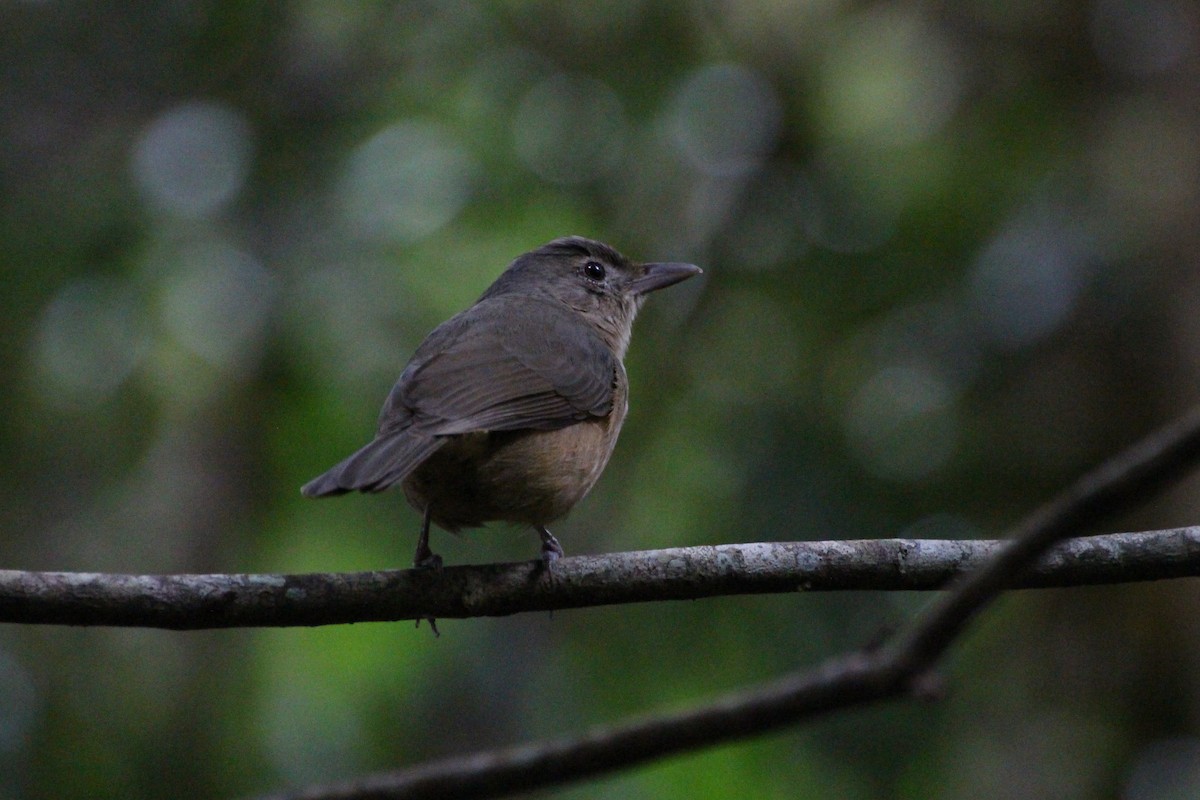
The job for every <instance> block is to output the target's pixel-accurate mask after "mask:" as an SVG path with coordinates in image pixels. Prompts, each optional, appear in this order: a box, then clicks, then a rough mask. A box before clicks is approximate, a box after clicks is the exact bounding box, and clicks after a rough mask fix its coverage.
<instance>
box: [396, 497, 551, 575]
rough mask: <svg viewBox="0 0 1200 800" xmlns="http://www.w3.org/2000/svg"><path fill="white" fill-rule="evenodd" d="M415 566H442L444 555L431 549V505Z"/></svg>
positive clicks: (433, 567) (415, 558)
mask: <svg viewBox="0 0 1200 800" xmlns="http://www.w3.org/2000/svg"><path fill="white" fill-rule="evenodd" d="M550 538H554V537H550ZM413 566H414V567H416V568H417V569H438V570H440V569H441V568H442V557H441V556H439V555H438V554H437V553H435V552H433V551H432V550H430V549H429V506H425V518H424V519H422V520H421V535H420V536H418V537H417V552H416V553H414V554H413Z"/></svg>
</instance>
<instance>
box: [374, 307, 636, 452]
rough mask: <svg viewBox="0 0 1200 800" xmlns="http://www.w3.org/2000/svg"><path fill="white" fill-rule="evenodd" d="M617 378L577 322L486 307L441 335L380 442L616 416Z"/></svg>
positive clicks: (607, 354)
mask: <svg viewBox="0 0 1200 800" xmlns="http://www.w3.org/2000/svg"><path fill="white" fill-rule="evenodd" d="M620 369H621V365H620V363H619V362H618V361H617V358H616V356H614V355H613V353H612V351H611V350H610V349H609V348H608V346H607V345H605V343H604V342H603V340H602V339H601V338H600V336H599V335H598V334H597V333H596V332H595V330H594V329H593V328H592V326H591V325H588V324H586V323H585V322H584V321H582V320H581V319H580V318H579V316H578V313H577V312H575V311H573V310H572V309H570V308H567V307H566V306H563V305H561V304H559V303H555V302H552V301H546V300H540V299H536V298H519V297H514V296H512V295H508V296H501V297H496V298H490V299H487V300H483V301H481V302H479V303H477V304H475V305H474V306H472V307H471V308H469V309H467V310H466V311H464V312H463V313H461V314H459V315H458V316H456V317H454V318H453V319H451V320H449V321H447V322H446V323H444V324H443V325H441V326H439V327H438V328H437V329H436V330H435V331H434V332H433V333H431V334H430V335H429V338H428V339H426V340H425V342H424V343H423V344H422V345H421V347H420V348H419V349H418V350H417V352H416V354H415V355H414V356H413V359H412V361H410V362H409V365H408V367H406V368H405V370H404V373H403V374H402V375H401V376H400V380H399V381H398V382H397V384H396V386H395V388H393V389H392V393H391V394H390V395H389V396H388V400H387V403H386V404H385V405H384V408H383V411H382V413H381V414H380V419H379V433H380V435H384V434H385V433H387V432H389V431H395V430H397V429H398V428H406V427H410V426H411V427H414V428H417V429H420V430H422V431H425V432H428V433H431V434H433V435H434V436H440V435H447V434H455V433H466V432H469V431H484V430H490V431H502V430H518V429H522V428H534V429H542V430H550V429H554V428H561V427H565V426H567V425H570V424H572V423H574V422H578V421H580V420H583V419H587V418H588V417H600V416H605V415H607V414H608V413H609V412H610V411H612V406H613V390H614V387H615V384H616V381H617V380H618V371H619V370H620Z"/></svg>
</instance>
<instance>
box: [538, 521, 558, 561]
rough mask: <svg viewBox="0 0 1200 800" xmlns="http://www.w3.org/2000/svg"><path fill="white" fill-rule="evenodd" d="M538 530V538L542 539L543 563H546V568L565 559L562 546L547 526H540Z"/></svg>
mask: <svg viewBox="0 0 1200 800" xmlns="http://www.w3.org/2000/svg"><path fill="white" fill-rule="evenodd" d="M536 528H537V532H538V536H540V537H542V561H544V562H546V566H547V567H549V566H551V565H552V564H553V563H554V562H555V561H558V560H559V559H560V558H562V557H563V549H562V545H561V544H559V543H558V539H555V538H554V534H553V533H551V532H550V531H549V530H548V529H547V528H546V526H545V525H538V526H536Z"/></svg>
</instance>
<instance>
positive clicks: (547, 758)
mask: <svg viewBox="0 0 1200 800" xmlns="http://www.w3.org/2000/svg"><path fill="white" fill-rule="evenodd" d="M1198 457H1200V411H1198V412H1195V413H1193V414H1191V415H1189V416H1188V417H1186V418H1185V419H1183V420H1181V421H1180V422H1177V423H1175V424H1174V425H1171V426H1169V427H1167V428H1165V429H1163V430H1162V431H1160V432H1158V433H1156V434H1154V435H1153V436H1151V437H1150V438H1148V439H1146V440H1144V441H1143V442H1142V443H1140V444H1138V445H1136V446H1135V447H1133V448H1131V449H1130V450H1128V451H1126V452H1125V453H1123V454H1122V455H1120V456H1118V457H1117V458H1114V459H1113V460H1111V461H1109V462H1107V463H1106V464H1104V465H1102V466H1101V467H1100V468H1099V469H1098V470H1096V471H1095V472H1093V473H1091V474H1089V475H1087V476H1085V477H1084V478H1083V479H1082V480H1080V481H1079V482H1078V483H1076V484H1075V485H1074V486H1072V487H1071V488H1070V489H1069V490H1067V491H1066V492H1065V493H1063V494H1062V495H1060V496H1059V497H1058V498H1057V499H1055V500H1054V501H1052V502H1051V503H1049V504H1047V505H1046V506H1043V507H1042V508H1041V509H1039V510H1038V511H1036V512H1035V513H1034V514H1033V515H1031V516H1030V517H1029V518H1028V519H1027V520H1026V521H1025V522H1024V523H1023V524H1021V525H1020V526H1018V527H1017V528H1016V529H1015V532H1014V537H1013V539H1012V542H1011V544H1010V545H1008V546H1005V547H1002V548H1001V549H1000V551H999V553H998V554H997V555H996V556H995V557H993V558H992V560H991V561H989V562H988V563H987V564H986V565H985V566H984V567H982V568H981V569H979V570H978V571H977V572H974V573H971V574H969V575H968V576H967V577H966V578H965V579H963V580H960V581H959V582H958V583H957V584H956V585H955V586H954V587H953V588H951V590H950V591H948V592H947V593H946V594H944V595H943V596H941V597H940V598H939V599H938V601H936V602H935V603H933V605H932V606H931V607H930V608H929V609H928V611H927V612H926V613H925V614H923V615H922V616H920V617H919V618H918V619H917V621H916V622H915V623H914V624H913V625H912V626H911V627H910V628H909V629H908V630H907V631H904V632H902V633H901V634H900V635H899V636H897V637H895V638H894V639H893V640H892V641H890V642H887V643H885V644H884V646H883V647H881V648H873V649H866V650H861V651H858V652H856V653H852V654H850V655H848V656H841V657H838V658H834V659H831V660H829V661H828V662H826V663H825V664H824V665H821V666H819V667H818V668H816V669H815V670H811V671H807V672H802V673H797V674H795V675H793V676H789V677H786V678H783V679H781V680H778V681H775V682H772V683H769V684H765V685H761V686H758V687H756V688H753V689H751V690H748V691H743V692H739V693H735V694H730V695H726V696H724V697H721V698H719V699H717V700H716V701H713V702H711V703H708V704H706V705H703V706H700V707H697V708H693V709H690V710H688V711H683V712H678V713H674V714H663V715H660V716H656V717H650V718H647V719H643V720H639V721H634V722H628V723H625V724H623V725H618V726H614V727H611V728H603V729H597V730H593V731H592V732H590V733H588V734H586V735H584V736H582V737H579V738H576V739H565V740H559V741H553V742H546V743H535V744H529V745H525V746H521V747H514V748H509V749H504V750H497V751H490V752H482V753H478V754H475V755H470V756H464V757H460V758H452V759H447V760H444V761H435V762H431V763H427V764H423V765H419V766H417V767H414V768H411V769H408V770H404V771H401V772H394V773H388V774H380V775H373V776H368V777H365V778H360V779H357V780H354V781H349V782H346V783H342V784H335V785H330V786H317V787H311V788H309V789H306V790H303V791H301V792H298V793H284V794H280V795H276V796H275V797H274V800H300V799H301V798H303V799H304V800H327V799H332V798H338V799H339V800H366V799H367V798H370V799H371V800H383V799H384V798H387V799H388V800H399V799H400V798H406V799H411V798H425V797H437V798H480V797H497V796H501V795H504V794H508V793H511V792H514V791H518V790H521V791H529V790H532V789H537V788H543V787H546V786H551V785H556V784H561V783H567V782H572V781H580V780H583V779H585V778H588V777H591V776H594V775H597V774H600V773H604V772H609V771H612V770H616V769H620V768H625V767H629V766H631V765H634V764H639V763H643V762H646V761H649V760H653V759H657V758H662V757H664V756H668V755H672V754H678V753H683V752H687V751H691V750H695V749H698V748H701V747H708V746H712V745H715V744H720V743H724V742H728V741H731V740H735V739H740V738H744V737H747V736H752V735H756V734H761V733H764V732H766V731H769V730H772V729H775V728H778V727H780V726H783V725H793V724H796V723H798V722H801V721H803V720H806V719H811V718H814V717H816V716H819V715H822V714H825V713H828V712H830V711H832V710H835V709H844V708H849V707H853V706H857V705H861V704H864V703H868V702H877V701H880V700H884V699H888V698H892V697H897V696H901V695H904V694H910V693H919V692H920V691H921V690H922V689H923V688H924V687H927V686H928V685H929V684H928V681H927V675H928V672H929V670H930V669H931V668H932V667H933V666H934V664H935V663H936V661H937V660H938V659H939V658H940V657H941V656H942V655H943V654H944V653H945V652H946V650H947V649H948V648H949V647H950V645H951V644H953V643H954V642H955V641H956V640H957V639H958V638H959V637H960V636H961V635H962V633H963V631H964V630H965V629H966V626H967V625H968V623H969V622H970V620H971V619H972V618H974V617H975V616H976V615H977V614H979V612H981V611H982V610H983V609H984V608H986V607H987V606H988V605H989V604H990V603H991V602H992V601H993V600H994V599H995V598H996V597H997V596H998V595H999V594H1000V593H1001V592H1002V591H1004V589H1005V588H1006V587H1008V586H1011V585H1013V584H1014V583H1016V582H1017V581H1018V580H1019V579H1020V578H1021V576H1023V575H1024V574H1025V573H1026V572H1027V571H1028V570H1029V569H1031V568H1032V566H1033V565H1034V564H1035V563H1036V562H1037V561H1038V559H1039V558H1040V557H1041V556H1043V555H1044V554H1045V553H1046V551H1047V550H1049V549H1050V548H1051V547H1053V546H1054V545H1055V544H1056V543H1057V542H1059V541H1062V540H1063V539H1065V538H1067V537H1068V536H1070V535H1072V534H1074V533H1078V532H1080V531H1081V530H1082V529H1083V528H1085V527H1087V526H1089V525H1092V524H1095V523H1096V522H1097V521H1098V520H1099V519H1101V518H1102V517H1104V516H1105V515H1107V514H1112V513H1115V512H1118V511H1122V510H1125V509H1127V508H1130V507H1132V506H1133V505H1135V504H1136V503H1138V502H1140V501H1143V500H1145V499H1147V498H1148V497H1149V496H1150V495H1151V494H1152V493H1153V492H1155V491H1157V490H1158V489H1160V488H1162V487H1163V486H1165V485H1167V484H1169V483H1170V482H1172V481H1174V480H1176V479H1178V478H1180V477H1181V476H1182V475H1184V474H1185V473H1186V472H1187V471H1188V470H1189V469H1190V468H1191V467H1192V465H1193V464H1194V463H1195V462H1196V460H1197V458H1198Z"/></svg>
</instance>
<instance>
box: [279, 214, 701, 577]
mask: <svg viewBox="0 0 1200 800" xmlns="http://www.w3.org/2000/svg"><path fill="white" fill-rule="evenodd" d="M701 271H702V270H701V269H700V268H699V267H697V266H695V265H694V264H686V263H679V262H651V263H638V262H634V261H631V260H629V259H627V258H626V257H625V256H623V255H621V254H620V253H619V252H617V251H616V250H615V249H614V248H612V247H610V246H609V245H607V244H604V243H603V242H599V241H595V240H593V239H587V238H584V237H582V236H566V237H563V238H559V239H555V240H553V241H551V242H548V243H546V244H544V245H542V246H541V247H538V248H536V249H534V250H531V251H529V252H527V253H524V254H522V255H520V256H518V257H517V258H515V259H514V260H513V261H512V262H511V263H510V264H509V265H508V267H507V268H506V269H505V270H504V272H503V273H501V274H500V276H499V277H498V278H497V279H496V281H495V282H494V283H492V285H491V286H490V287H488V289H487V290H486V291H484V293H483V294H482V295H481V296H480V298H479V299H478V300H477V301H476V302H475V304H474V305H472V306H470V307H469V308H467V309H466V310H464V311H462V312H460V313H458V314H456V315H455V316H453V317H451V318H450V319H449V320H447V321H446V322H443V323H442V324H441V325H439V326H438V327H437V328H435V329H434V330H433V331H432V332H431V333H430V334H429V335H428V336H427V337H426V338H425V340H424V341H423V342H422V343H421V344H420V345H419V346H418V347H417V349H416V352H414V353H413V355H412V358H411V359H410V360H409V361H408V363H407V365H406V366H405V367H404V369H403V371H402V372H401V373H400V377H399V379H398V380H397V381H396V384H395V386H394V387H393V388H392V390H391V392H390V393H389V394H388V396H387V400H386V401H385V402H384V405H383V408H382V410H381V411H380V414H379V421H378V425H377V428H376V432H375V437H374V439H372V440H371V441H370V442H369V443H367V444H366V445H365V446H363V447H362V448H360V449H359V450H357V451H355V452H354V453H352V454H351V455H350V456H348V457H347V458H345V459H344V460H342V461H341V462H339V463H338V464H337V465H335V466H334V467H332V468H331V469H329V470H328V471H327V472H325V473H323V474H321V475H319V476H318V477H316V478H314V479H312V480H311V481H309V482H308V483H306V484H305V485H304V486H303V487H302V488H301V493H302V494H303V495H304V496H306V497H312V498H316V497H327V496H331V495H341V494H345V493H347V492H354V491H358V492H379V491H383V490H384V489H387V488H389V487H391V486H394V485H396V484H400V487H401V489H402V490H403V492H404V495H405V497H406V498H407V500H408V502H409V504H410V505H412V507H413V508H415V509H416V510H417V511H418V512H419V513H420V514H421V518H422V521H421V530H420V535H419V536H418V539H417V548H416V552H415V554H414V556H413V563H414V565H415V566H417V567H436V568H438V569H440V568H441V565H442V559H441V557H440V556H438V555H436V554H435V553H433V551H432V550H431V548H430V546H429V530H430V525H431V523H432V524H436V525H437V526H438V527H440V528H442V529H444V530H447V531H449V532H452V533H454V532H458V531H460V530H462V529H464V528H477V527H480V526H482V525H484V524H486V523H489V522H506V523H512V524H519V525H525V526H529V527H531V528H533V529H534V530H535V531H537V533H538V534H539V536H540V538H541V558H542V561H543V562H544V563H545V565H546V566H547V567H549V566H552V565H553V562H554V561H556V560H557V559H558V558H560V557H561V556H562V555H563V549H562V545H561V544H560V543H559V541H558V539H557V538H556V537H555V536H554V535H553V534H552V533H551V532H550V530H549V528H548V527H547V526H548V525H549V524H550V523H552V522H555V521H557V520H559V519H561V518H562V517H564V516H565V515H566V514H567V512H568V511H570V510H571V508H572V507H573V506H574V505H575V504H576V503H578V502H579V501H580V500H581V499H583V497H584V496H585V495H586V494H587V493H588V492H589V491H590V490H591V488H592V487H593V486H594V485H595V483H596V481H597V480H598V479H599V477H600V474H601V473H602V472H603V471H604V468H605V466H606V465H607V464H608V460H609V457H610V456H611V455H612V452H613V447H614V446H615V445H616V442H617V437H618V435H619V434H620V432H621V424H622V423H623V422H624V420H625V415H626V412H627V410H628V397H629V390H628V379H627V377H626V373H625V367H624V364H623V359H624V357H625V353H626V351H627V349H628V347H629V339H630V333H631V329H632V326H633V321H634V318H635V317H636V316H637V313H638V310H639V309H640V308H641V306H642V303H643V302H644V301H645V299H646V297H647V296H648V295H649V294H650V293H651V292H655V291H658V290H659V289H663V288H666V287H668V286H671V285H674V284H676V283H679V282H680V281H683V280H686V279H688V278H691V277H693V276H695V275H698V274H700V273H701Z"/></svg>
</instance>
